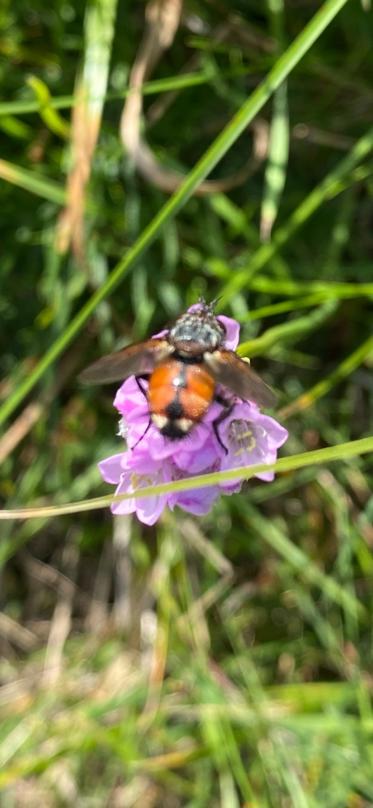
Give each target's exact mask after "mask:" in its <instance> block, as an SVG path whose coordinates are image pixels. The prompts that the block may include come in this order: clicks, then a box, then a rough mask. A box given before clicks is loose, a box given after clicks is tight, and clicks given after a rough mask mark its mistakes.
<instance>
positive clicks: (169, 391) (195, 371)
mask: <svg viewBox="0 0 373 808" xmlns="http://www.w3.org/2000/svg"><path fill="white" fill-rule="evenodd" d="M214 391H215V382H214V380H213V378H212V376H210V374H209V373H208V371H207V370H205V368H203V367H202V366H201V365H194V364H193V365H192V364H191V365H188V364H186V363H185V362H179V361H178V360H176V359H174V360H172V359H170V360H169V361H168V362H163V363H162V364H161V365H159V366H158V367H157V368H155V370H154V371H153V373H152V375H151V377H150V380H149V389H148V400H149V408H150V412H151V413H152V414H154V415H165V416H167V417H169V418H171V419H177V418H187V419H190V420H191V421H199V420H200V419H201V418H203V416H204V414H205V413H206V412H207V410H208V408H209V406H210V404H211V401H212V399H213V396H214Z"/></svg>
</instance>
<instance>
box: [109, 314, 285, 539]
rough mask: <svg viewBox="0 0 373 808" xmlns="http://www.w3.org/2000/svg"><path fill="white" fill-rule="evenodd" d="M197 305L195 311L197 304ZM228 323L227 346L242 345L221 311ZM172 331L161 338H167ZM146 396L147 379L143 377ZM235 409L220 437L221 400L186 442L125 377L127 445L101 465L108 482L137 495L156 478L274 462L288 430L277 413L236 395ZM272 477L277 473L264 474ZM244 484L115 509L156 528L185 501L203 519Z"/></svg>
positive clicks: (121, 402)
mask: <svg viewBox="0 0 373 808" xmlns="http://www.w3.org/2000/svg"><path fill="white" fill-rule="evenodd" d="M199 305H200V304H196V305H195V306H192V307H191V309H189V311H193V310H195V309H196V308H198V306H199ZM218 320H219V321H220V322H221V323H222V325H224V328H225V339H224V347H225V348H227V349H229V350H235V348H236V347H237V345H238V339H239V330H240V328H239V324H238V323H237V322H236V321H235V320H232V319H230V318H229V317H224V316H220V315H219V316H218ZM165 334H167V331H166V332H165V331H163V332H161V334H157V335H156V336H157V337H158V336H164V335H165ZM141 387H142V388H143V390H144V391H145V393H146V390H147V382H146V381H141ZM230 398H231V399H232V403H233V408H232V410H231V412H230V413H229V415H228V416H227V417H226V418H225V419H224V420H222V422H221V423H220V424H219V425H218V427H217V430H218V435H219V440H218V439H217V436H216V433H215V430H214V421H216V418H217V417H218V416H219V414H220V413H221V412H222V410H223V409H224V408H223V406H222V405H221V404H218V403H216V402H214V403H213V404H212V405H211V406H210V407H209V409H208V411H207V414H206V416H205V417H204V418H203V420H202V421H201V422H200V423H197V424H196V425H195V426H193V428H192V430H191V431H190V432H189V433H188V434H187V435H185V436H184V437H183V438H181V439H180V440H170V439H169V438H167V437H164V436H163V435H162V434H161V433H160V432H159V430H158V429H157V428H156V426H155V425H154V424H153V422H152V421H149V409H148V402H147V399H146V395H145V394H144V392H143V391H142V390H141V389H140V387H139V385H138V383H137V381H136V379H135V377H134V376H131V377H130V378H128V379H126V381H125V382H124V383H123V384H122V385H121V387H120V388H119V390H118V391H117V393H116V396H115V399H114V406H115V407H116V409H117V410H118V412H119V413H120V415H121V420H120V435H121V436H122V437H124V438H125V440H126V443H127V449H126V451H124V452H121V453H120V454H117V455H114V456H113V457H109V458H107V459H106V460H103V461H102V462H101V463H99V469H100V472H101V474H102V477H103V478H104V480H105V481H106V482H108V483H111V484H114V485H116V494H122V493H131V492H132V491H134V490H135V489H139V488H143V487H145V486H149V485H155V484H157V483H166V482H171V481H174V480H180V479H185V478H188V477H191V476H194V475H196V474H204V473H205V474H207V473H209V472H212V471H224V470H226V469H232V468H238V467H240V466H248V465H255V464H257V463H262V464H272V463H274V462H275V460H276V457H277V449H278V448H279V447H280V446H282V445H283V443H285V441H286V439H287V437H288V433H287V431H286V429H284V427H282V426H281V425H280V424H279V423H277V421H275V419H274V418H271V417H270V416H268V415H264V414H263V413H261V412H260V410H259V409H258V407H257V406H256V405H255V404H254V403H252V402H250V401H242V400H241V399H239V398H237V397H236V396H232V393H230ZM257 476H258V477H259V478H260V479H262V480H266V481H270V480H272V479H273V477H274V473H273V471H268V472H262V473H260V474H258V475H257ZM241 485H242V482H241V481H238V482H235V483H221V484H220V485H213V486H209V487H206V488H199V489H198V488H196V489H193V490H191V491H184V492H174V493H168V494H162V495H159V496H154V497H144V498H143V499H141V498H136V499H128V500H124V501H123V502H119V503H115V504H113V505H112V512H113V513H114V514H129V513H136V515H137V517H138V519H139V520H140V521H141V522H144V523H145V524H147V525H153V524H154V523H155V522H156V521H157V520H158V519H159V517H160V515H161V513H162V511H163V510H164V508H165V507H169V508H170V509H171V510H173V509H174V508H175V506H178V507H179V508H182V509H183V510H185V511H188V512H189V513H193V514H195V515H197V516H201V515H203V514H206V513H208V511H209V510H210V509H211V508H212V505H213V504H214V502H215V500H216V499H217V498H218V497H219V496H220V495H221V494H222V493H226V494H232V493H234V492H236V491H239V490H240V489H241Z"/></svg>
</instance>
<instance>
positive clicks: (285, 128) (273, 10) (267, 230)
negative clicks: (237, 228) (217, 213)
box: [260, 0, 289, 241]
mask: <svg viewBox="0 0 373 808" xmlns="http://www.w3.org/2000/svg"><path fill="white" fill-rule="evenodd" d="M267 3H268V11H269V16H270V27H271V30H272V34H273V36H274V38H275V40H276V41H277V51H278V53H280V52H281V51H282V50H283V42H284V4H283V0H267ZM288 159H289V117H288V100H287V84H286V81H284V83H283V84H281V86H280V87H279V88H278V90H276V92H275V93H274V95H273V107H272V120H271V129H270V136H269V148H268V159H267V166H266V170H265V174H264V193H263V201H262V208H261V216H260V235H261V239H262V241H269V240H270V238H271V232H272V227H273V224H274V222H275V220H276V217H277V213H278V208H279V204H280V200H281V196H282V192H283V190H284V186H285V181H286V168H287V163H288Z"/></svg>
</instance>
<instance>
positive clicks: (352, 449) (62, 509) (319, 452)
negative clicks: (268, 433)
mask: <svg viewBox="0 0 373 808" xmlns="http://www.w3.org/2000/svg"><path fill="white" fill-rule="evenodd" d="M369 452H373V437H368V438H361V440H354V441H348V442H347V443H341V444H338V445H337V446H328V447H326V448H325V449H316V450H315V451H312V452H303V453H301V454H296V455H291V456H290V457H282V458H280V460H278V461H277V463H274V464H273V465H260V466H246V467H243V468H241V469H230V470H229V471H220V472H212V473H211V474H203V475H197V476H195V477H185V478H184V479H183V480H179V481H175V482H172V483H161V484H159V485H151V486H149V487H146V488H141V489H139V490H138V494H136V492H134V493H130V494H121V495H120V496H117V497H113V496H112V495H108V496H104V497H96V498H94V499H86V500H81V501H80V502H74V503H70V504H67V505H56V506H54V505H50V506H46V507H40V508H37V507H35V508H14V509H13V510H2V511H0V520H2V519H6V520H7V519H31V518H32V519H34V518H36V517H37V518H39V517H46V516H62V515H64V514H68V513H80V512H83V511H94V510H96V509H100V508H106V507H108V506H109V505H112V503H113V502H122V501H124V500H125V499H131V498H132V497H134V496H136V495H138V496H139V497H141V498H143V497H150V496H154V495H155V494H164V493H169V492H170V491H193V489H194V488H202V487H206V486H209V485H216V484H217V483H219V482H227V481H233V480H239V479H250V478H251V477H253V476H254V475H255V474H258V472H261V471H268V470H269V469H272V470H273V471H275V472H276V474H281V473H285V472H289V471H297V469H301V468H305V467H306V466H312V465H320V464H322V463H331V462H334V461H336V460H349V459H350V458H352V457H358V456H359V455H363V454H368V453H369Z"/></svg>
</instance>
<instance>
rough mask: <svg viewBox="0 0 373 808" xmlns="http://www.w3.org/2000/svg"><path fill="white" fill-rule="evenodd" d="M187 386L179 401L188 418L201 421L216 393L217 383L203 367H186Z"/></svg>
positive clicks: (181, 391)
mask: <svg viewBox="0 0 373 808" xmlns="http://www.w3.org/2000/svg"><path fill="white" fill-rule="evenodd" d="M184 368H185V376H186V385H185V387H184V388H183V389H181V390H180V394H179V401H180V404H181V406H182V409H183V414H184V415H185V417H186V418H190V419H191V420H193V421H199V420H200V419H201V418H203V416H204V415H205V413H206V412H207V410H208V408H209V406H210V404H211V402H212V399H213V396H214V392H215V382H214V380H213V378H212V376H210V374H209V373H208V371H206V370H205V369H204V368H203V367H202V366H201V365H185V366H184Z"/></svg>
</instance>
